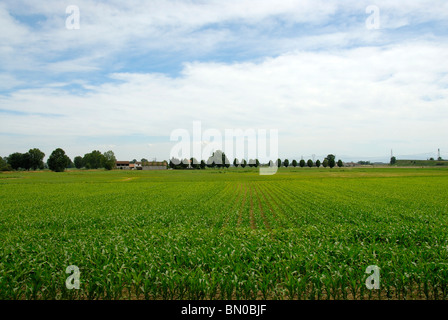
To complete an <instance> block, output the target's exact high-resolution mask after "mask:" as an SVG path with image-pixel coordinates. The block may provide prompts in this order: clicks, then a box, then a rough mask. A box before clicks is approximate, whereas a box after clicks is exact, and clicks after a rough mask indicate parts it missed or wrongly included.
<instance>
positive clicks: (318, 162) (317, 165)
mask: <svg viewBox="0 0 448 320" xmlns="http://www.w3.org/2000/svg"><path fill="white" fill-rule="evenodd" d="M320 166H321V163H320V160H319V159H317V160H316V167H318V168H319V167H320Z"/></svg>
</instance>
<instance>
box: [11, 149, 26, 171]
mask: <svg viewBox="0 0 448 320" xmlns="http://www.w3.org/2000/svg"><path fill="white" fill-rule="evenodd" d="M22 158H23V155H22V154H21V153H20V152H14V153H12V154H10V155H9V156H8V164H9V165H10V166H11V168H12V169H14V170H17V169H19V168H23V167H22Z"/></svg>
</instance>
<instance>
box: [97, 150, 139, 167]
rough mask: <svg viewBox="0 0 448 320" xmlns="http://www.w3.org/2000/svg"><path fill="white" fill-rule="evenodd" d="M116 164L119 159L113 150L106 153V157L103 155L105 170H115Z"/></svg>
mask: <svg viewBox="0 0 448 320" xmlns="http://www.w3.org/2000/svg"><path fill="white" fill-rule="evenodd" d="M143 160H144V159H143ZM116 162H117V158H115V154H114V152H113V151H112V150H109V151H106V152H105V153H104V155H103V165H104V169H106V170H112V169H113V168H115V163H116ZM142 162H143V161H142Z"/></svg>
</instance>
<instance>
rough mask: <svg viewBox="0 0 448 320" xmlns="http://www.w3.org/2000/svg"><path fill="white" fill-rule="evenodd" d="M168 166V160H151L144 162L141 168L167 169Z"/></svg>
mask: <svg viewBox="0 0 448 320" xmlns="http://www.w3.org/2000/svg"><path fill="white" fill-rule="evenodd" d="M167 166H168V163H167V162H166V161H150V162H145V163H143V164H142V165H141V169H140V170H166V168H167Z"/></svg>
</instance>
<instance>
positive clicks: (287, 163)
mask: <svg viewBox="0 0 448 320" xmlns="http://www.w3.org/2000/svg"><path fill="white" fill-rule="evenodd" d="M283 165H284V166H285V168H288V166H289V160H288V159H285V161H283Z"/></svg>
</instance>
